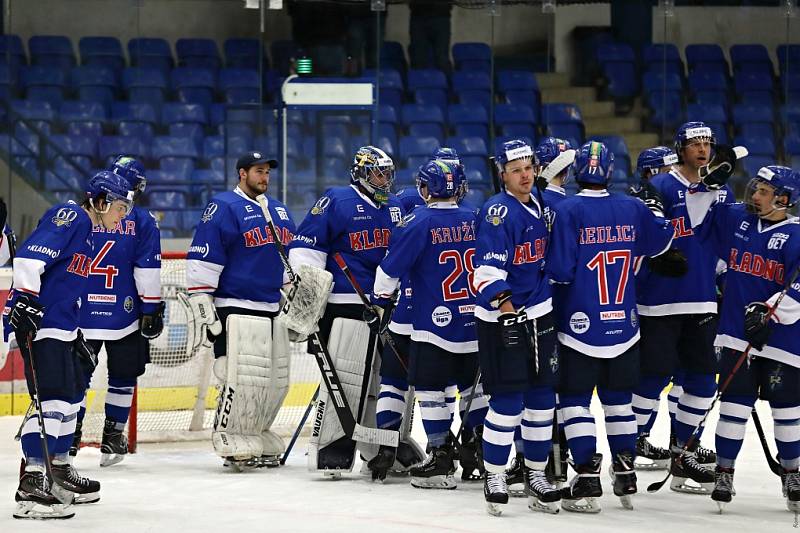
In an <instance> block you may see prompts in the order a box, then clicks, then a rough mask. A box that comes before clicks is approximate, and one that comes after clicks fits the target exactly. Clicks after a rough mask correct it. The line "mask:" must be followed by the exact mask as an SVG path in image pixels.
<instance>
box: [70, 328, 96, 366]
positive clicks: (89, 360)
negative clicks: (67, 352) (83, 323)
mask: <svg viewBox="0 0 800 533" xmlns="http://www.w3.org/2000/svg"><path fill="white" fill-rule="evenodd" d="M72 348H73V349H74V350H75V353H76V354H77V356H78V360H79V361H80V362H81V365H82V366H83V368H84V369H85V370H87V371H88V372H87V374H89V375H91V374H92V372H94V369H95V368H97V354H96V353H94V350H92V347H91V346H90V345H89V343H88V342H86V339H85V338H84V337H83V332H82V331H81V330H78V337H77V338H76V339H75V342H73V343H72Z"/></svg>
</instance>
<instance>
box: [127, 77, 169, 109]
mask: <svg viewBox="0 0 800 533" xmlns="http://www.w3.org/2000/svg"><path fill="white" fill-rule="evenodd" d="M122 88H123V89H124V90H125V92H126V93H127V95H128V99H129V100H130V101H131V102H136V103H148V104H152V105H153V106H154V107H156V108H160V107H161V105H162V104H163V103H164V101H165V100H166V94H167V90H168V84H167V77H166V75H165V74H164V72H162V71H161V70H158V69H156V68H139V67H129V68H126V69H124V70H123V71H122Z"/></svg>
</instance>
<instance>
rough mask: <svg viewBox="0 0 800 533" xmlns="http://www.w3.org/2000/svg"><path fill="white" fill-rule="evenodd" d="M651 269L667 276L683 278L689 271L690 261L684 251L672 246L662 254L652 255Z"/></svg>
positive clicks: (649, 264)
mask: <svg viewBox="0 0 800 533" xmlns="http://www.w3.org/2000/svg"><path fill="white" fill-rule="evenodd" d="M648 267H649V268H650V271H651V272H653V273H654V274H658V275H659V276H664V277H667V278H681V277H683V276H685V275H686V272H688V271H689V262H688V261H687V260H686V256H685V255H683V252H681V251H680V250H678V249H677V248H670V249H669V250H667V251H666V252H664V253H663V254H661V255H657V256H655V257H651V258H650V261H649V262H648Z"/></svg>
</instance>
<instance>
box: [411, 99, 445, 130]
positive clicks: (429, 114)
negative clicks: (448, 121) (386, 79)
mask: <svg viewBox="0 0 800 533" xmlns="http://www.w3.org/2000/svg"><path fill="white" fill-rule="evenodd" d="M401 114H402V119H403V124H406V125H408V124H412V123H419V122H431V123H435V124H442V125H443V124H444V113H443V112H442V109H441V108H440V107H436V106H430V105H427V106H423V105H419V104H405V105H404V106H403V109H402V113H401Z"/></svg>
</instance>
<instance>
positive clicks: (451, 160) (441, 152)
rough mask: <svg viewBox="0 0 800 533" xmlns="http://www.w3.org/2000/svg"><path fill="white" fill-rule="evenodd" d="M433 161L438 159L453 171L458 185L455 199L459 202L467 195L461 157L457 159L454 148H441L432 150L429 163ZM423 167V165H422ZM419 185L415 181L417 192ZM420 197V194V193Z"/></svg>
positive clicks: (465, 174) (465, 176) (418, 182)
mask: <svg viewBox="0 0 800 533" xmlns="http://www.w3.org/2000/svg"><path fill="white" fill-rule="evenodd" d="M434 159H439V160H441V161H444V162H445V163H447V165H448V166H449V167H450V168H451V169H452V170H453V172H454V175H455V176H456V178H457V180H456V181H457V182H458V183H460V184H461V185H460V188H459V190H458V191H457V192H456V199H457V201H459V202H460V201H461V199H462V198H464V196H466V194H467V190H468V187H467V173H466V171H465V170H464V164H463V163H462V162H461V157H459V155H458V152H456V150H455V148H449V147H447V146H442V147H441V148H437V149H436V150H434V152H433V154H431V161H433V160H434ZM423 166H424V165H423ZM420 184H421V182H420V181H417V189H418V190H419V185H420ZM420 196H422V193H421V192H420Z"/></svg>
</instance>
